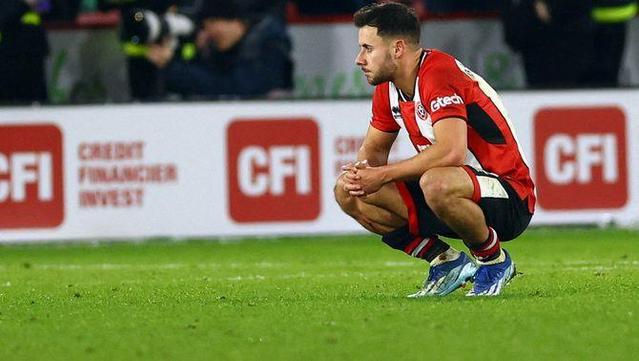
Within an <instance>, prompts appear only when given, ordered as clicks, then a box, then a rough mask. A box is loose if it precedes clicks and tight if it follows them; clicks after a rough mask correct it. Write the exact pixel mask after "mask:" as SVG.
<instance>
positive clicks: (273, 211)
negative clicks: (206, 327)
mask: <svg viewBox="0 0 639 361" xmlns="http://www.w3.org/2000/svg"><path fill="white" fill-rule="evenodd" d="M227 141H228V143H227V154H228V168H229V172H228V184H229V191H228V192H229V194H228V199H229V211H230V215H231V218H232V219H233V220H234V221H236V222H239V223H246V222H271V221H273V222H274V221H310V220H314V219H316V218H317V217H319V214H320V162H319V156H320V148H319V129H318V127H317V124H316V123H315V121H313V120H312V119H242V120H235V121H233V122H232V123H231V124H230V126H229V127H228V130H227Z"/></svg>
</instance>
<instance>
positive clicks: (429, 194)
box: [419, 168, 452, 208]
mask: <svg viewBox="0 0 639 361" xmlns="http://www.w3.org/2000/svg"><path fill="white" fill-rule="evenodd" d="M419 186H420V188H421V189H422V192H423V193H424V199H425V200H426V203H428V205H429V206H430V207H431V208H432V207H437V206H442V205H443V204H444V203H445V202H446V199H447V198H448V197H450V196H451V194H452V189H451V187H450V185H449V183H448V182H447V181H446V176H445V172H443V171H441V168H433V169H429V170H427V171H426V172H425V173H424V174H423V175H422V176H421V178H420V179H419Z"/></svg>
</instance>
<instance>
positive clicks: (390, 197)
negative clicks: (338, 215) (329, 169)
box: [334, 184, 408, 235]
mask: <svg viewBox="0 0 639 361" xmlns="http://www.w3.org/2000/svg"><path fill="white" fill-rule="evenodd" d="M334 192H335V200H336V201H337V204H339V206H340V207H341V208H342V210H343V211H344V213H346V214H348V215H349V216H351V217H353V219H355V220H356V221H357V222H358V223H359V224H361V225H362V226H363V227H364V228H366V229H367V230H369V231H371V232H373V233H377V234H379V235H384V234H386V233H389V232H391V231H393V230H395V229H398V228H400V227H402V226H404V225H406V220H407V219H408V211H407V210H406V206H405V205H404V203H403V202H402V198H401V196H400V195H399V192H398V191H397V188H396V187H395V185H394V184H387V185H385V186H384V187H382V188H381V189H380V190H379V191H378V192H376V193H375V194H371V195H369V196H367V197H353V196H351V195H350V194H348V192H347V191H346V190H344V189H343V188H342V187H341V186H340V185H339V184H338V185H336V186H335V189H334Z"/></svg>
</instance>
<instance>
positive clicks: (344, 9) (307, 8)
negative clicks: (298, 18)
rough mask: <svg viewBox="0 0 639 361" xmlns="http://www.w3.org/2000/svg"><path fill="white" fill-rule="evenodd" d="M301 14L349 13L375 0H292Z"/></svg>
mask: <svg viewBox="0 0 639 361" xmlns="http://www.w3.org/2000/svg"><path fill="white" fill-rule="evenodd" d="M293 2H294V3H295V4H296V5H297V8H298V11H299V13H300V14H302V15H341V14H347V15H351V14H352V13H354V12H355V11H357V10H359V9H360V8H361V7H363V6H365V5H368V4H372V3H374V2H375V0H324V1H317V0H294V1H293Z"/></svg>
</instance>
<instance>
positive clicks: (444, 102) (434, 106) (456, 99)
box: [430, 94, 464, 113]
mask: <svg viewBox="0 0 639 361" xmlns="http://www.w3.org/2000/svg"><path fill="white" fill-rule="evenodd" d="M451 104H464V100H463V99H462V97H460V96H459V95H457V94H453V95H450V96H445V97H437V98H436V99H435V100H433V101H432V102H430V110H431V111H432V112H433V113H434V112H436V111H438V110H439V109H441V108H443V107H447V106H449V105H451Z"/></svg>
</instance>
